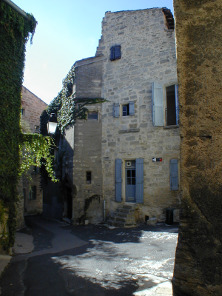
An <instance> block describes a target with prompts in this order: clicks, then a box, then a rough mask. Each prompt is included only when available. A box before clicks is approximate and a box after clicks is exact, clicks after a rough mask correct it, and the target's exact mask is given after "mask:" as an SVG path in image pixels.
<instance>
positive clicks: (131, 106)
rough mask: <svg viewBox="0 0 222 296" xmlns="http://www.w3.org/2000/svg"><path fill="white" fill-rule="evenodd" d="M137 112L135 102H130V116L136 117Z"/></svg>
mask: <svg viewBox="0 0 222 296" xmlns="http://www.w3.org/2000/svg"><path fill="white" fill-rule="evenodd" d="M134 114H135V110H134V102H129V115H134Z"/></svg>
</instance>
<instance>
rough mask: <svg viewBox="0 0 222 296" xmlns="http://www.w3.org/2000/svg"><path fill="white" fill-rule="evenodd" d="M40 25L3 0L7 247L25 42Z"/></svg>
mask: <svg viewBox="0 0 222 296" xmlns="http://www.w3.org/2000/svg"><path fill="white" fill-rule="evenodd" d="M36 24H37V22H36V20H35V18H34V17H33V16H32V15H30V14H27V15H26V16H24V15H22V14H20V13H18V12H17V11H16V10H14V9H13V8H11V7H10V6H9V5H8V4H7V3H6V2H5V1H3V0H0V38H1V42H0V57H1V63H0V73H1V79H0V98H1V100H0V118H1V120H0V163H1V165H0V201H1V208H4V209H5V210H4V212H6V213H7V215H6V217H7V223H6V224H7V235H5V234H4V239H3V237H2V233H0V245H1V246H2V248H3V249H6V250H7V249H8V248H10V247H11V246H12V245H13V243H14V233H15V229H16V220H15V217H16V206H15V204H16V200H17V188H16V187H17V183H18V178H19V170H20V160H19V143H20V140H21V138H22V137H21V128H20V108H21V98H20V94H21V87H22V81H23V68H24V60H25V44H26V42H27V41H28V39H29V38H30V35H31V40H32V37H33V34H34V32H35V27H36ZM1 211H2V210H1ZM2 217H3V216H2ZM1 224H2V223H1ZM0 226H2V225H0ZM4 229H5V227H4Z"/></svg>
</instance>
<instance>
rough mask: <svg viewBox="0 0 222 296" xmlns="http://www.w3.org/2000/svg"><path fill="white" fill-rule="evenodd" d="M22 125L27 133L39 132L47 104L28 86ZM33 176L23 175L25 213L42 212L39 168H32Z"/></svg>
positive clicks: (22, 103)
mask: <svg viewBox="0 0 222 296" xmlns="http://www.w3.org/2000/svg"><path fill="white" fill-rule="evenodd" d="M21 96H22V97H21V126H22V129H23V132H25V133H39V125H40V115H41V113H42V111H43V110H45V109H46V108H47V104H46V103H45V102H43V101H42V100H41V99H40V98H38V97H37V96H36V95H34V94H33V93H32V92H31V91H29V90H28V89H27V88H26V87H24V86H23V87H22V94H21ZM30 175H31V178H29V177H23V196H24V204H23V207H24V214H33V213H41V212H42V189H41V187H40V174H39V169H38V168H36V167H35V168H32V169H31V171H30Z"/></svg>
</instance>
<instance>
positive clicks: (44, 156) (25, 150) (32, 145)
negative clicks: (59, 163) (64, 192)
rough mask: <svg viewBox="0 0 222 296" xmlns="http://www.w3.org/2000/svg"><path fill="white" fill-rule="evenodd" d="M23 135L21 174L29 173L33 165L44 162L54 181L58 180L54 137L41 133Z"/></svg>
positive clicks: (37, 165) (21, 142) (38, 165)
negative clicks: (55, 170) (55, 172)
mask: <svg viewBox="0 0 222 296" xmlns="http://www.w3.org/2000/svg"><path fill="white" fill-rule="evenodd" d="M21 137H22V140H21V141H20V159H21V167H20V172H19V173H20V175H23V174H25V173H27V172H28V171H29V169H30V168H31V167H32V166H36V167H41V165H43V164H44V166H45V168H46V171H47V173H48V176H49V177H50V178H51V180H52V181H53V182H57V181H58V180H57V179H56V177H55V174H54V169H53V160H54V155H53V154H52V151H53V149H54V147H55V144H54V141H53V139H52V138H51V137H44V136H43V135H39V134H23V135H22V136H21Z"/></svg>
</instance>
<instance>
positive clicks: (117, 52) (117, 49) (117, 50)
mask: <svg viewBox="0 0 222 296" xmlns="http://www.w3.org/2000/svg"><path fill="white" fill-rule="evenodd" d="M115 59H121V46H120V45H116V46H115Z"/></svg>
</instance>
